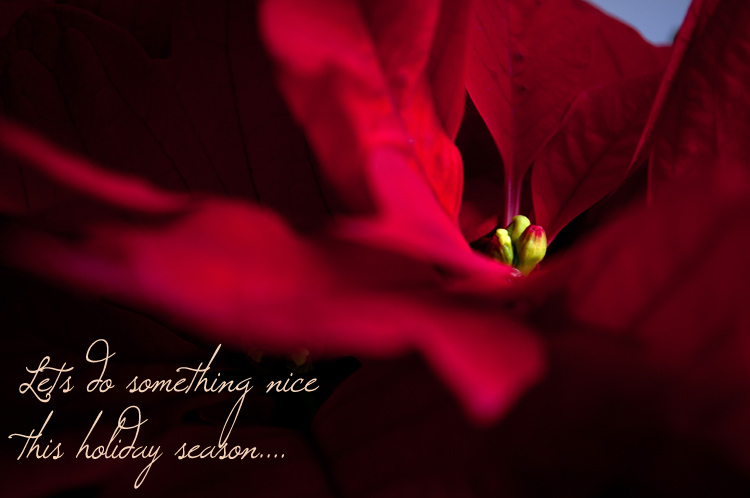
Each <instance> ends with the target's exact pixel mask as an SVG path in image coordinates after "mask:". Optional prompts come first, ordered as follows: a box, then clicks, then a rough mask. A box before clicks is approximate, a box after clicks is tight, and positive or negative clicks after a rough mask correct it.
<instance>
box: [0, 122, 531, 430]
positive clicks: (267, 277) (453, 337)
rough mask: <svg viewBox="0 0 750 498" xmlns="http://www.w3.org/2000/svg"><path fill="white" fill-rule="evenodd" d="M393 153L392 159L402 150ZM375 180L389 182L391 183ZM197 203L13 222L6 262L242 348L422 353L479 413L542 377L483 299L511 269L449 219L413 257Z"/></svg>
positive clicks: (75, 168)
mask: <svg viewBox="0 0 750 498" xmlns="http://www.w3.org/2000/svg"><path fill="white" fill-rule="evenodd" d="M20 136H21V138H26V137H25V136H23V135H20ZM17 143H18V144H19V151H20V152H21V153H23V154H24V157H25V158H26V159H28V158H30V155H31V150H29V148H28V147H27V148H24V146H29V145H34V143H32V142H30V141H28V140H21V141H19V142H17ZM42 149H44V147H42ZM34 150H36V149H34ZM34 159H36V160H37V161H46V162H48V163H52V164H51V165H50V164H46V163H45V166H47V168H46V170H45V171H46V172H52V173H57V172H58V170H59V168H57V167H56V166H58V165H60V164H62V165H64V166H65V168H66V169H65V172H67V173H68V174H67V176H68V177H70V183H71V186H72V187H73V188H75V187H77V186H79V187H80V188H81V191H83V193H86V194H88V193H89V191H90V190H96V189H93V188H91V185H92V184H95V183H96V182H97V181H98V182H99V183H100V184H101V185H102V186H106V185H114V186H115V187H116V186H118V184H122V185H125V186H127V187H128V188H129V189H130V190H128V191H129V192H130V191H132V192H134V194H133V197H134V198H144V196H145V194H144V193H151V192H153V189H150V188H149V187H146V186H143V185H140V184H127V180H126V179H124V178H122V177H121V176H120V175H116V174H114V173H111V172H105V171H95V170H94V171H88V168H91V167H90V166H89V165H85V164H80V163H77V162H75V161H71V160H70V158H67V157H65V156H61V157H50V154H43V155H41V156H40V157H36V158H34ZM374 159H376V160H377V158H374ZM382 159H384V160H388V159H391V158H389V157H388V156H386V157H383V158H382ZM393 160H394V164H396V165H397V162H398V156H397V157H394V158H393ZM32 164H36V163H32ZM375 164H377V163H375ZM382 170H383V168H376V171H382ZM395 171H404V172H405V173H407V176H405V177H403V178H399V181H398V182H397V183H396V186H398V187H399V188H402V189H406V190H407V191H408V192H410V193H412V194H414V195H416V196H417V197H416V199H417V200H420V199H421V197H420V195H421V196H422V197H425V196H429V195H430V194H429V192H427V189H426V187H425V185H424V183H422V182H420V181H419V180H418V179H417V178H416V177H413V178H411V177H409V176H408V174H411V175H412V176H414V175H413V173H412V172H411V171H409V170H408V169H404V168H401V169H398V168H397V169H396V170H395ZM388 178H392V176H389V177H388ZM374 180H375V185H376V187H378V188H381V187H382V185H381V183H382V181H383V178H380V177H379V176H378V175H375V177H374ZM94 186H95V185H94ZM420 188H421V189H422V191H420ZM112 191H113V192H115V193H114V194H112V195H111V196H108V195H102V196H101V198H102V200H103V201H105V202H107V203H112V202H115V203H117V202H120V199H119V197H118V196H119V195H120V190H118V189H116V188H113V189H112ZM397 193H399V192H397ZM157 194H158V195H159V196H165V197H166V198H169V197H168V196H167V195H165V194H163V193H159V192H157ZM399 194H400V193H399ZM110 197H112V198H110ZM157 198H158V199H161V197H157ZM394 198H396V199H402V198H403V196H402V195H396V196H395V197H394ZM428 205H429V204H428ZM124 207H125V208H128V207H129V206H128V205H127V203H125V204H124ZM434 207H435V208H437V207H436V206H434ZM139 208H140V206H139ZM188 208H189V209H185V210H184V211H182V213H181V214H180V213H178V214H175V215H174V216H173V217H171V218H167V219H159V220H154V219H148V220H146V221H143V220H141V221H139V220H137V219H134V220H131V221H125V220H127V219H129V218H131V217H127V218H126V217H120V218H107V216H106V212H104V213H103V214H102V216H101V219H99V220H97V221H94V222H91V221H88V222H86V223H76V220H71V221H70V222H69V227H68V228H67V232H68V234H69V233H70V232H72V233H73V234H74V235H75V237H73V238H72V239H71V238H70V237H67V236H65V235H63V236H61V235H60V234H59V228H57V227H55V228H56V229H54V230H53V231H52V232H51V233H49V232H44V231H40V230H39V229H29V228H23V227H20V226H15V225H10V226H8V227H7V230H6V234H5V235H6V238H7V240H8V243H7V246H6V247H5V249H4V252H3V259H5V260H6V261H8V262H9V263H10V264H13V265H15V266H18V267H21V268H24V269H26V270H28V271H31V272H34V273H36V274H39V275H40V276H42V277H44V278H47V279H51V280H52V281H55V282H59V283H62V284H64V285H67V286H73V287H76V288H81V289H84V290H86V291H88V292H90V293H94V294H98V295H104V296H106V297H107V299H108V300H110V301H113V302H118V303H126V304H128V305H133V306H136V307H138V309H144V310H147V311H148V312H150V313H153V314H155V315H156V316H158V317H159V318H160V320H162V321H165V322H167V323H169V324H170V325H172V326H175V327H177V328H178V329H187V330H191V331H193V332H195V333H199V334H201V335H203V336H204V337H207V338H208V339H209V340H211V341H217V342H228V343H231V344H232V345H234V346H236V347H238V348H240V349H243V350H249V349H250V348H267V349H270V350H272V351H289V352H295V351H297V350H299V349H300V348H308V349H310V350H313V351H314V352H316V353H318V354H362V355H391V354H394V353H400V352H403V351H405V350H408V349H416V350H418V351H421V352H422V353H423V354H425V356H426V357H427V358H428V360H429V361H430V362H431V363H432V365H433V366H434V367H435V369H436V370H437V371H438V372H439V373H440V374H441V375H442V376H443V378H444V379H445V381H446V382H447V383H448V384H449V385H450V386H451V387H453V388H454V389H455V391H456V392H457V394H458V395H459V397H460V398H461V399H462V400H463V401H464V402H465V403H466V406H467V407H468V409H469V410H470V412H471V413H472V414H473V415H474V416H475V417H477V419H480V420H484V419H491V418H493V417H496V416H497V415H498V414H499V413H501V412H502V411H503V410H506V409H507V408H508V407H509V406H510V405H511V404H512V402H513V401H514V400H515V398H516V397H517V396H518V395H519V394H520V393H521V392H522V391H523V390H524V389H525V388H526V387H527V386H528V385H529V384H530V383H532V382H533V381H534V380H535V379H536V377H537V376H538V375H539V372H540V370H541V368H542V366H541V363H542V362H541V352H540V350H539V347H538V344H537V342H536V339H535V338H534V337H533V336H531V335H528V334H526V332H525V329H524V328H523V327H522V326H520V325H518V324H516V323H514V322H512V321H509V320H507V319H506V318H505V317H504V315H503V311H502V310H501V309H498V308H497V307H496V306H495V305H493V304H492V303H491V302H488V301H485V300H482V299H476V297H477V295H480V296H481V295H482V291H481V289H480V288H482V287H485V286H489V289H491V290H492V291H493V292H494V291H496V290H497V288H499V287H503V286H507V280H505V279H507V276H508V273H507V270H506V269H505V268H504V267H501V266H499V265H496V264H494V263H492V262H490V261H489V260H486V259H484V258H482V257H481V256H475V255H473V254H471V252H470V250H469V249H468V246H466V245H465V242H464V243H463V245H461V244H459V243H458V242H457V241H458V240H459V239H461V236H460V234H459V233H458V231H457V230H455V228H454V227H451V226H449V227H447V228H453V231H450V230H448V229H444V227H441V226H440V225H426V226H425V227H424V229H425V232H424V235H425V237H426V240H425V243H427V244H428V246H429V245H431V244H430V243H432V242H434V243H435V245H436V247H435V248H434V249H430V248H429V247H427V250H426V251H425V253H424V256H425V257H424V259H414V258H410V257H408V256H406V255H404V254H399V253H394V252H391V251H384V250H377V249H373V248H371V247H367V246H364V245H360V244H359V243H357V242H354V243H353V242H346V241H342V240H340V239H337V238H333V239H307V238H303V237H300V236H299V235H297V234H295V233H294V232H293V231H292V230H291V229H290V228H289V226H288V225H287V224H286V223H284V221H283V220H282V219H280V218H279V217H278V216H277V215H276V214H274V213H271V212H269V211H265V210H263V209H260V208H257V207H251V206H249V205H246V204H242V203H240V202H231V201H218V200H212V199H207V200H205V201H203V202H198V203H193V204H192V205H190V206H188ZM437 209H439V208H437ZM420 212H421V211H420ZM385 215H386V219H395V218H396V217H394V216H392V215H391V214H390V213H388V212H386V213H385ZM404 219H405V220H406V221H405V223H406V224H407V225H408V224H409V223H410V222H411V218H410V217H409V216H405V218H404ZM443 219H444V221H445V223H446V224H449V223H448V221H447V218H445V217H443ZM353 223H354V224H353V225H351V227H354V228H356V229H357V230H356V232H355V231H354V228H351V229H350V230H349V233H348V236H349V237H350V238H354V239H355V240H356V241H371V240H377V239H379V238H388V237H390V236H391V232H393V233H394V235H393V240H395V241H397V242H398V243H400V244H402V246H400V248H403V252H404V253H406V254H408V253H414V252H419V251H415V250H414V248H411V247H410V246H409V242H410V240H411V239H410V238H408V237H405V236H403V235H402V234H403V233H404V230H403V228H402V227H400V226H399V225H392V224H390V223H383V224H382V225H381V224H378V223H377V222H375V225H373V226H370V225H368V223H367V222H361V223H360V222H353ZM433 232H434V233H433ZM451 234H452V237H453V239H450V238H449V239H445V237H446V235H451ZM417 235H419V233H418V234H417ZM445 240H447V241H448V244H447V246H446V247H443V244H442V242H443V241H445ZM461 240H462V239H461ZM386 245H388V246H389V247H394V244H393V243H389V244H386ZM395 247H397V248H398V247H399V246H397V245H396V246H395ZM446 288H453V289H454V290H451V291H448V290H447V289H446ZM462 289H463V290H462ZM478 289H479V290H478ZM488 295H489V294H488ZM469 297H474V299H469Z"/></svg>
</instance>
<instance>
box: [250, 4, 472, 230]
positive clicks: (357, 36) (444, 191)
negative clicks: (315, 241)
mask: <svg viewBox="0 0 750 498" xmlns="http://www.w3.org/2000/svg"><path fill="white" fill-rule="evenodd" d="M460 5H462V4H461V3H459V2H448V3H445V5H444V6H441V4H440V3H439V2H429V1H428V2H425V1H419V0H414V1H408V2H406V3H404V2H393V1H386V2H369V3H366V4H363V5H357V4H356V3H355V2H349V1H344V0H330V1H327V2H325V3H324V4H321V3H320V2H309V1H302V0H285V1H273V2H265V3H263V4H262V10H261V17H262V25H263V29H264V36H265V40H266V42H267V44H268V46H269V50H270V52H271V53H272V55H273V57H274V59H275V60H276V62H277V64H278V67H279V73H280V82H281V86H282V88H283V90H284V93H285V95H286V97H287V100H288V102H289V104H290V107H291V108H292V109H293V112H294V114H295V116H296V117H297V119H298V120H299V121H300V122H301V123H302V125H303V126H304V128H305V130H306V131H307V134H308V137H309V139H310V140H311V142H312V144H313V147H314V148H315V151H316V154H317V156H318V157H319V158H320V160H321V163H322V167H323V168H324V171H325V174H326V177H327V178H329V179H330V180H331V181H332V182H333V183H334V184H335V185H336V187H337V189H338V191H339V193H341V195H343V196H345V197H346V199H347V201H349V203H351V204H355V205H359V206H360V208H361V209H370V210H372V209H377V206H378V205H379V203H380V202H382V201H383V200H384V199H380V198H372V196H371V193H370V191H369V188H368V184H369V178H368V177H369V176H370V174H371V173H370V172H369V171H368V170H370V169H372V168H375V167H388V165H383V164H378V165H375V164H372V162H371V160H370V158H371V157H372V155H373V154H375V153H377V151H378V150H390V151H393V152H394V153H397V154H400V155H402V156H403V158H404V160H405V161H406V162H407V164H408V165H409V167H410V168H411V169H412V170H414V171H416V172H419V173H420V174H421V175H422V177H423V180H424V181H426V182H427V183H428V184H429V185H430V186H431V187H432V190H433V191H434V193H435V195H436V196H437V199H438V200H439V201H440V204H441V205H442V207H443V209H444V210H445V211H446V212H447V213H448V215H449V216H450V217H451V218H452V219H453V220H454V221H455V220H457V215H458V208H459V204H460V200H461V189H462V181H463V177H462V171H461V158H460V156H459V154H458V151H457V150H456V148H455V146H454V145H453V143H452V141H451V138H452V136H453V135H454V134H455V130H456V127H457V124H456V120H457V115H459V114H460V112H459V110H460V109H461V106H462V105H463V103H462V100H463V89H462V88H461V85H459V84H457V83H456V80H455V78H459V80H460V75H461V74H462V71H461V68H453V70H456V71H458V73H457V74H455V75H452V76H451V78H449V79H447V80H444V78H443V76H444V74H445V71H446V69H445V67H446V66H445V65H443V64H441V63H440V58H441V53H440V52H436V51H434V50H433V46H432V44H433V42H435V41H437V43H439V44H440V45H441V46H440V47H439V48H440V49H442V50H445V51H446V53H447V57H448V58H449V61H448V62H447V63H448V64H449V63H450V61H453V62H455V61H456V60H460V57H457V56H456V51H457V50H458V52H459V53H460V46H461V43H460V41H458V42H456V41H454V42H453V43H451V44H449V45H446V44H447V43H448V40H452V39H453V38H452V37H451V36H450V35H451V34H454V37H456V36H455V33H456V32H457V33H458V36H457V37H458V38H460V37H461V36H460V34H461V32H462V30H461V29H460V27H457V28H455V30H456V31H454V28H453V26H454V24H453V23H454V22H456V21H459V22H460V21H462V20H464V19H465V17H466V16H465V15H464V14H460V15H455V17H451V19H449V21H451V22H448V21H447V20H446V16H454V14H453V12H454V11H456V10H457V11H460V12H463V10H464V8H465V7H464V8H462V7H460ZM437 30H439V31H437ZM437 99H439V101H437Z"/></svg>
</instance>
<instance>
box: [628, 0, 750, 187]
mask: <svg viewBox="0 0 750 498" xmlns="http://www.w3.org/2000/svg"><path fill="white" fill-rule="evenodd" d="M749 54H750V6H749V5H748V4H747V3H746V2H741V1H739V0H737V1H734V0H706V1H696V2H694V3H693V5H692V6H691V8H690V10H689V12H688V15H687V18H686V20H685V23H684V24H683V26H682V28H681V30H680V32H679V33H678V35H677V39H676V41H675V53H674V55H673V58H672V60H671V61H670V64H669V68H668V70H667V74H666V75H665V79H664V82H663V84H662V86H661V88H660V89H659V94H658V96H657V102H656V105H655V107H654V111H653V112H652V114H651V117H650V119H649V126H648V127H647V129H646V132H645V133H644V136H643V137H642V139H641V143H640V148H639V153H638V156H637V157H636V158H635V161H634V166H638V165H639V164H640V162H641V161H642V160H644V159H646V158H648V157H650V160H651V161H650V166H649V168H650V169H649V173H650V188H651V189H652V190H654V191H655V192H657V193H658V192H660V191H661V190H663V189H664V187H665V185H666V184H667V183H671V182H673V181H677V180H682V181H684V180H685V179H686V178H701V179H702V180H704V181H705V180H707V179H709V178H711V177H716V176H718V175H721V176H724V177H725V178H723V179H722V182H723V181H728V182H731V183H735V184H736V185H738V186H740V185H745V186H747V179H746V178H743V176H744V175H745V173H744V172H746V171H747V164H748V162H750V153H749V152H748V149H747V147H745V145H744V143H745V141H746V137H747V136H748V134H749V133H750V124H749V123H750V98H749V97H748V93H747V82H748V81H750V55H749Z"/></svg>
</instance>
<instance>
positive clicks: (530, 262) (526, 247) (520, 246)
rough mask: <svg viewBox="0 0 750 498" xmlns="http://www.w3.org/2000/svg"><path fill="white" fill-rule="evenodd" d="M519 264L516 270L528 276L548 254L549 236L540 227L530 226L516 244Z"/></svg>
mask: <svg viewBox="0 0 750 498" xmlns="http://www.w3.org/2000/svg"><path fill="white" fill-rule="evenodd" d="M516 252H517V254H516V255H517V257H518V263H517V265H516V268H518V270H519V271H520V272H521V273H523V274H524V275H528V274H529V273H531V270H533V269H534V268H535V267H536V265H538V264H539V262H540V261H541V260H542V259H544V255H545V254H547V234H546V233H545V232H544V229H543V228H542V227H540V226H538V225H529V226H528V227H527V228H526V230H524V231H523V234H522V235H521V237H520V238H519V239H518V243H517V244H516Z"/></svg>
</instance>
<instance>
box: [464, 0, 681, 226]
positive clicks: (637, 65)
mask: <svg viewBox="0 0 750 498" xmlns="http://www.w3.org/2000/svg"><path fill="white" fill-rule="evenodd" d="M471 45H472V48H473V50H472V51H471V53H470V57H469V70H468V80H467V87H468V89H469V93H470V95H471V98H472V100H473V101H474V103H475V104H476V106H477V109H479V112H480V113H481V114H482V116H483V117H484V119H485V121H486V122H487V125H488V127H489V129H490V132H491V133H492V135H493V137H494V139H495V143H496V144H497V146H498V148H499V149H500V153H501V155H502V157H503V163H504V165H505V206H504V207H505V218H506V220H507V221H509V220H510V218H511V217H512V216H513V215H515V214H519V201H520V199H519V197H520V188H521V183H522V182H523V180H524V177H525V175H526V173H527V171H528V169H529V167H530V166H531V163H532V161H533V160H534V158H535V156H536V154H537V152H538V151H539V149H540V148H541V147H542V146H543V145H544V143H545V142H546V141H547V140H548V139H549V138H550V136H551V135H552V134H553V133H555V132H556V131H557V129H558V127H559V126H560V123H561V122H562V119H563V116H564V115H565V114H566V112H567V111H568V108H569V107H570V105H571V103H572V102H573V101H574V100H575V99H576V97H577V96H578V95H579V94H580V93H581V92H583V91H584V90H586V89H588V88H591V87H593V86H595V85H600V84H607V83H610V82H612V81H616V80H618V79H622V78H633V77H638V76H643V75H647V74H650V73H652V72H654V71H657V70H659V69H660V68H661V67H662V65H663V59H664V56H665V50H667V49H660V48H656V47H653V46H652V45H650V44H649V43H647V42H646V41H644V40H643V39H642V38H641V37H640V35H638V34H637V33H636V32H635V31H633V30H632V29H631V28H629V27H627V26H625V25H624V24H622V23H620V22H619V21H616V20H614V19H612V18H610V17H608V16H607V15H605V14H603V13H602V12H600V11H599V10H597V9H596V8H594V7H592V6H590V5H588V4H586V3H585V2H582V1H580V0H561V1H556V2H544V3H542V2H538V1H533V0H481V1H479V2H478V3H477V9H476V19H475V23H474V24H473V25H472V30H471ZM498 203H500V200H498ZM498 205H499V204H498Z"/></svg>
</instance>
